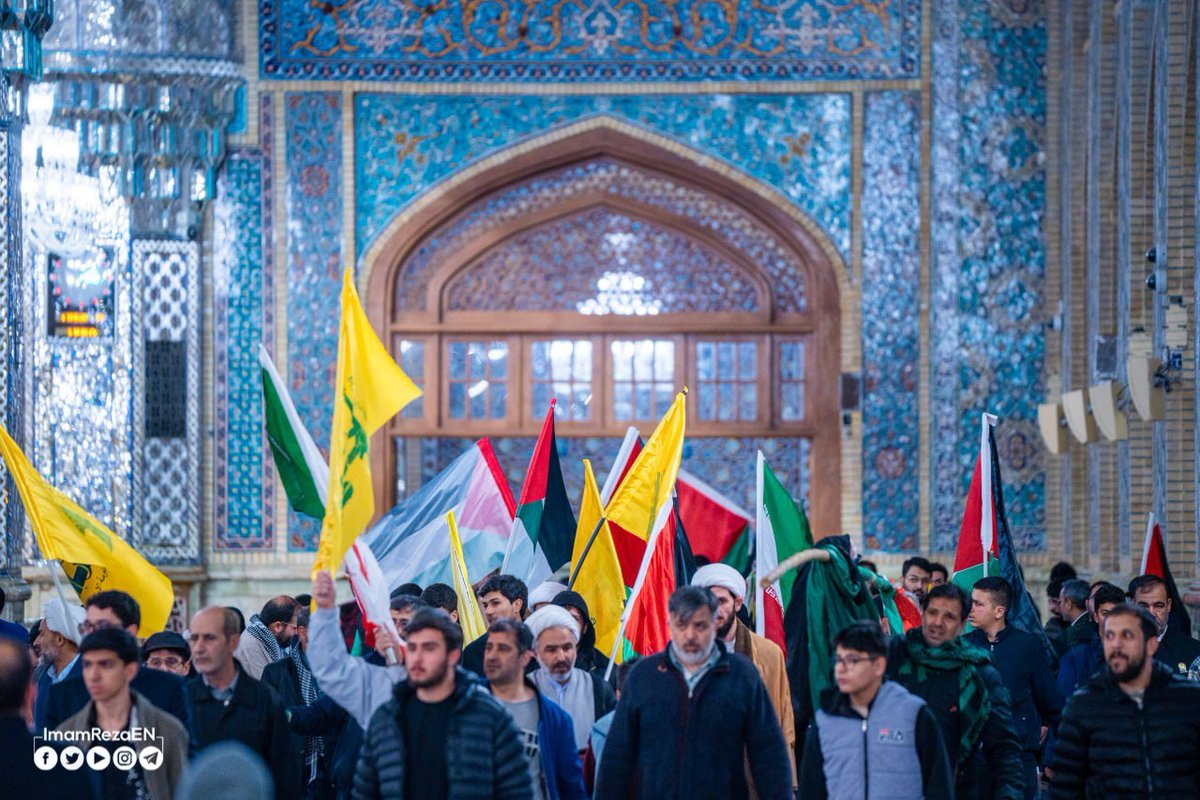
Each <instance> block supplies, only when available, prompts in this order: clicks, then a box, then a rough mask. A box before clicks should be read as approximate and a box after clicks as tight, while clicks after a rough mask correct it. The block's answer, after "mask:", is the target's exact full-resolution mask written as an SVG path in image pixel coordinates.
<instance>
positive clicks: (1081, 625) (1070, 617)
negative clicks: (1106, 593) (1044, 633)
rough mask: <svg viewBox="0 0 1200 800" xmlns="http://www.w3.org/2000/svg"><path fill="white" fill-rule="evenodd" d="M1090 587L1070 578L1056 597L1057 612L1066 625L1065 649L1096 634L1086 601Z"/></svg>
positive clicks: (1081, 581) (1085, 582) (1083, 582)
mask: <svg viewBox="0 0 1200 800" xmlns="http://www.w3.org/2000/svg"><path fill="white" fill-rule="evenodd" d="M1090 591H1091V587H1090V586H1088V582H1087V581H1084V580H1080V579H1079V578H1072V579H1070V580H1069V581H1065V582H1064V583H1063V587H1062V591H1061V592H1059V595H1058V610H1059V613H1060V614H1062V618H1063V622H1065V623H1066V624H1067V632H1066V649H1067V650H1070V649H1071V648H1072V647H1074V646H1075V645H1077V644H1083V643H1084V642H1086V641H1089V640H1090V639H1091V638H1092V636H1094V635H1095V634H1096V625H1095V623H1093V622H1092V618H1091V617H1089V616H1088V610H1087V599H1088V594H1089V593H1090Z"/></svg>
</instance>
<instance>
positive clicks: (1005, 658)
mask: <svg viewBox="0 0 1200 800" xmlns="http://www.w3.org/2000/svg"><path fill="white" fill-rule="evenodd" d="M1012 602H1013V589H1012V585H1011V584H1009V582H1008V581H1006V580H1005V579H1004V578H1001V577H1000V576H998V575H990V576H988V577H986V578H981V579H979V580H978V581H976V582H975V588H974V589H973V590H972V591H971V613H970V615H969V616H968V621H969V622H970V623H971V624H972V625H973V626H974V627H975V630H973V631H971V632H970V633H968V634H967V635H966V636H965V637H964V638H965V639H966V640H967V641H968V642H970V643H971V644H973V645H975V646H976V647H978V648H980V649H981V650H986V651H987V652H988V653H990V654H991V656H992V665H993V666H995V668H996V671H997V672H999V673H1000V677H1001V679H1003V681H1004V686H1005V688H1006V689H1008V695H1009V702H1010V703H1011V705H1012V717H1013V724H1014V725H1016V732H1017V737H1018V738H1019V739H1020V741H1021V759H1022V760H1021V775H1022V777H1023V778H1024V779H1025V797H1026V798H1028V799H1029V800H1032V798H1035V797H1037V792H1038V753H1039V751H1040V750H1041V747H1042V740H1043V738H1044V734H1043V732H1042V726H1043V725H1045V726H1047V727H1049V728H1054V727H1056V726H1057V725H1058V717H1059V714H1060V713H1061V712H1062V704H1063V700H1062V696H1061V695H1059V693H1058V687H1057V686H1056V685H1055V683H1054V668H1053V667H1052V666H1051V665H1050V661H1049V659H1048V658H1047V655H1046V650H1045V647H1044V645H1043V643H1042V641H1041V640H1040V639H1039V638H1038V637H1036V636H1034V635H1033V634H1031V633H1026V632H1025V631H1023V630H1020V629H1018V628H1014V627H1012V626H1011V625H1009V624H1008V609H1009V608H1011V607H1012Z"/></svg>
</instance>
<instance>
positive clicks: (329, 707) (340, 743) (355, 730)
mask: <svg viewBox="0 0 1200 800" xmlns="http://www.w3.org/2000/svg"><path fill="white" fill-rule="evenodd" d="M267 669H270V667H268V668H267ZM265 674H266V673H265V672H264V675H265ZM289 713H290V717H291V718H290V719H289V720H288V725H289V726H291V729H292V730H293V731H294V732H295V733H299V734H303V735H304V736H321V737H323V738H324V739H325V756H326V758H327V759H328V760H329V778H330V781H331V782H332V783H333V792H334V795H335V796H336V797H338V798H339V800H340V798H348V797H350V793H351V791H352V790H353V789H354V770H355V768H356V767H357V766H358V751H359V749H360V748H361V747H362V739H363V730H362V728H360V727H358V723H357V722H355V721H354V719H353V718H352V717H351V716H350V714H349V713H348V712H347V711H346V709H344V708H342V707H341V706H339V705H338V704H337V703H335V702H333V700H331V699H330V697H329V695H325V694H323V695H321V696H319V697H318V698H317V702H315V703H313V704H312V705H311V706H299V705H298V706H292V707H291V708H290V709H289Z"/></svg>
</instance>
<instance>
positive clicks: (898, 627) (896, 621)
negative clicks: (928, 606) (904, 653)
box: [858, 567, 904, 636]
mask: <svg viewBox="0 0 1200 800" xmlns="http://www.w3.org/2000/svg"><path fill="white" fill-rule="evenodd" d="M858 574H859V575H860V576H861V577H862V578H863V580H868V581H874V583H875V586H876V587H877V588H878V589H879V602H880V604H881V605H882V606H883V616H885V617H887V621H888V628H890V629H891V632H892V635H893V636H895V635H897V634H899V633H903V632H904V620H902V619H901V618H900V611H899V609H897V608H896V587H895V586H892V582H891V581H889V580H888V579H887V578H885V577H883V576H882V575H877V574H876V573H874V572H871V570H869V569H867V568H866V567H859V568H858Z"/></svg>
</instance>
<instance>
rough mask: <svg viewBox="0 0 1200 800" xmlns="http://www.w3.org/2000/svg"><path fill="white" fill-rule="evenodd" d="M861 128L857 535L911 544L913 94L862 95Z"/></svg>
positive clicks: (914, 491)
mask: <svg viewBox="0 0 1200 800" xmlns="http://www.w3.org/2000/svg"><path fill="white" fill-rule="evenodd" d="M865 114H866V118H865V120H864V134H863V189H862V209H863V267H862V348H863V398H862V409H863V489H862V492H863V545H864V547H865V548H867V549H869V550H883V551H889V552H897V551H909V550H916V549H917V548H918V533H919V529H920V520H919V518H918V513H919V503H918V500H919V495H920V490H919V487H918V483H917V481H918V477H917V471H918V467H919V463H918V460H919V454H918V448H917V445H918V432H919V425H918V422H919V420H920V408H919V406H918V396H917V388H918V384H919V380H918V369H919V361H920V353H921V340H920V308H919V306H920V298H919V291H920V284H921V243H920V232H921V197H920V191H921V96H920V94H919V93H917V92H879V93H872V94H868V95H867V96H866V101H865Z"/></svg>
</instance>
